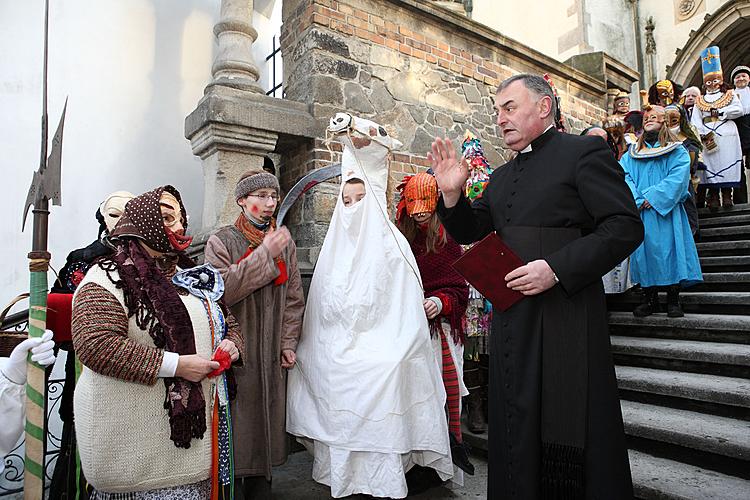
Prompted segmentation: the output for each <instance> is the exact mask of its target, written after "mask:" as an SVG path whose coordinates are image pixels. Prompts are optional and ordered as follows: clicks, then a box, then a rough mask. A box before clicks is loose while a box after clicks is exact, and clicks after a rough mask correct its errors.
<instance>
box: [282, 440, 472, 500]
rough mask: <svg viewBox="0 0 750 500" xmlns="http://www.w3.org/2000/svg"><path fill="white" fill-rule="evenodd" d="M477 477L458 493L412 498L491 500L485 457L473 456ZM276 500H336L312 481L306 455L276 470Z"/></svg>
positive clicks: (438, 491)
mask: <svg viewBox="0 0 750 500" xmlns="http://www.w3.org/2000/svg"><path fill="white" fill-rule="evenodd" d="M472 462H473V463H474V467H475V468H476V474H474V475H473V476H465V480H464V486H463V487H455V489H451V488H446V487H441V488H433V489H431V490H429V491H426V492H424V493H422V494H420V495H416V496H412V497H409V498H414V499H420V500H428V499H429V500H441V499H450V498H473V499H484V498H487V496H486V495H487V461H486V459H485V458H483V457H479V456H472ZM273 498H275V499H279V500H323V499H330V498H332V497H331V495H330V489H329V488H328V487H327V486H324V485H322V484H318V483H316V482H315V481H313V479H312V457H311V456H310V455H309V454H308V453H307V452H304V451H300V452H297V453H294V454H293V455H291V456H290V457H289V460H288V461H287V463H286V464H284V465H283V466H281V467H277V468H274V470H273ZM366 498H368V499H369V498H372V497H367V496H364V495H353V496H350V497H347V500H364V499H366Z"/></svg>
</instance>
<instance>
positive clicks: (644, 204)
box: [641, 200, 653, 210]
mask: <svg viewBox="0 0 750 500" xmlns="http://www.w3.org/2000/svg"><path fill="white" fill-rule="evenodd" d="M647 208H653V207H652V206H651V203H649V202H648V200H644V201H643V203H642V204H641V210H645V209H647Z"/></svg>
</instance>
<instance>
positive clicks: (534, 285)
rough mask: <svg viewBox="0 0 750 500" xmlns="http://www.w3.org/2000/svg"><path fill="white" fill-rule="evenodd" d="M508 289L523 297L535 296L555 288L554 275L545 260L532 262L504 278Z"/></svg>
mask: <svg viewBox="0 0 750 500" xmlns="http://www.w3.org/2000/svg"><path fill="white" fill-rule="evenodd" d="M505 281H507V282H508V283H507V286H508V288H512V289H513V290H516V291H519V292H521V293H522V294H524V295H536V294H538V293H542V292H544V291H545V290H549V289H550V288H552V287H553V286H555V273H554V271H552V268H551V267H549V264H547V261H546V260H541V259H540V260H533V261H531V262H529V263H528V264H526V265H525V266H521V267H519V268H516V269H514V270H513V271H511V272H509V273H508V274H507V276H505Z"/></svg>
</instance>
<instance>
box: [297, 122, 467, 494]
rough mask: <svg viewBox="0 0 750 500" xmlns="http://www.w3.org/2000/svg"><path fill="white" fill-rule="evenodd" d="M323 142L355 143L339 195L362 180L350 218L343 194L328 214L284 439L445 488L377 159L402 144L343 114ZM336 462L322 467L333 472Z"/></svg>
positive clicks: (415, 308)
mask: <svg viewBox="0 0 750 500" xmlns="http://www.w3.org/2000/svg"><path fill="white" fill-rule="evenodd" d="M329 130H332V131H334V132H339V133H340V132H341V131H344V132H346V131H347V130H354V131H355V132H356V134H354V133H346V134H345V135H341V136H339V140H340V141H341V142H342V143H343V144H344V153H343V156H342V162H341V165H342V167H341V168H342V184H341V185H342V189H343V186H344V183H345V182H346V181H347V180H348V179H351V178H359V179H362V180H363V181H364V183H365V187H366V190H367V193H366V195H365V197H364V198H363V199H362V200H361V201H359V202H358V203H355V204H354V205H351V206H349V207H345V206H344V204H343V201H342V198H341V196H340V194H339V197H338V200H337V202H336V208H335V209H334V212H333V216H332V218H331V224H330V227H329V229H328V233H327V234H326V238H325V241H324V243H323V247H322V248H321V252H320V256H319V257H318V261H317V264H316V268H315V273H314V274H313V279H312V283H311V285H310V291H309V294H308V300H307V307H306V311H305V318H304V323H303V328H302V336H301V339H300V343H299V346H298V348H297V366H296V367H295V368H294V369H292V370H291V371H290V372H289V386H288V390H287V401H288V405H287V431H288V432H290V433H291V434H294V435H297V436H300V437H302V438H307V439H309V440H312V441H314V442H315V452H314V453H315V455H316V462H318V461H319V456H318V455H319V454H320V453H319V452H320V450H321V448H322V450H324V451H323V454H331V456H333V455H335V450H336V449H343V450H347V451H348V452H374V453H373V455H378V454H381V455H382V454H390V455H397V457H396V458H397V461H398V462H400V463H402V467H403V470H404V471H405V470H407V469H408V468H409V467H411V465H412V464H413V463H419V464H420V465H426V466H431V467H434V468H436V469H437V470H438V472H439V473H440V475H441V476H443V478H444V479H447V478H449V477H450V476H451V475H452V470H453V467H452V463H451V459H450V451H449V443H448V428H447V422H446V417H445V411H444V405H445V390H444V387H443V382H442V378H441V374H440V369H439V367H438V365H437V363H436V362H435V356H434V353H433V350H432V346H431V342H430V333H429V327H428V324H427V318H426V316H425V313H424V309H423V306H422V301H423V297H424V295H423V291H422V286H421V278H420V276H419V271H418V268H417V264H416V261H415V259H414V255H413V254H412V252H411V249H410V247H409V243H408V242H407V241H406V239H405V238H404V237H403V235H402V234H401V232H400V231H399V230H398V229H397V228H396V227H395V226H394V225H393V223H391V222H390V220H388V217H387V215H386V211H385V210H386V196H385V192H386V187H387V181H388V168H387V163H386V159H387V155H388V152H389V150H390V149H394V148H397V147H399V146H400V143H399V142H398V141H396V140H395V139H393V138H391V137H388V136H387V135H386V134H385V130H384V129H383V128H382V127H380V126H379V125H378V124H376V123H374V122H371V121H369V120H363V119H360V118H356V117H351V116H349V115H346V114H343V113H339V114H337V115H336V116H335V117H334V118H332V119H331V126H330V127H329ZM303 442H304V441H303ZM321 445H323V447H321ZM308 448H309V446H308ZM371 458H372V459H373V460H375V459H376V457H374V456H373V457H371ZM377 459H378V460H382V459H383V457H382V456H381V457H378V458H377ZM391 459H393V457H391ZM320 460H322V461H326V460H327V458H320ZM334 461H335V460H331V462H332V463H329V464H327V465H326V466H327V467H330V468H333V469H336V468H337V465H336V464H335V463H333V462H334ZM316 465H317V464H316ZM339 466H340V467H343V468H344V469H346V467H347V465H346V464H339ZM347 472H351V471H343V473H344V475H346V473H347ZM340 473H341V471H339V472H338V474H340ZM332 474H333V473H332ZM353 474H354V475H355V476H356V472H355V473H353ZM318 475H319V476H321V475H322V476H325V472H324V471H318ZM350 475H351V474H350ZM401 475H403V474H401ZM314 476H315V474H314ZM315 479H317V480H319V481H321V482H325V483H326V484H331V483H330V478H328V481H326V478H325V477H322V479H321V478H319V477H316V478H315ZM350 480H351V481H354V482H355V483H356V481H357V479H356V478H353V479H350ZM384 480H386V478H384ZM388 480H392V478H390V479H388ZM370 481H372V478H370ZM331 486H332V490H335V488H334V486H333V485H331ZM403 486H404V487H405V484H404V485H403ZM356 491H363V490H356ZM356 491H353V492H356ZM345 492H346V491H344V493H345ZM363 492H367V491H363ZM332 493H333V494H334V495H336V491H332ZM376 493H377V492H376ZM342 494H343V493H342ZM388 496H393V495H390V494H389V495H388Z"/></svg>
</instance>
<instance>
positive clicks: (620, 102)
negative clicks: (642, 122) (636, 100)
mask: <svg viewBox="0 0 750 500" xmlns="http://www.w3.org/2000/svg"><path fill="white" fill-rule="evenodd" d="M628 111H630V97H620V98H619V99H616V100H615V113H617V114H620V115H624V114H626V113H627V112H628Z"/></svg>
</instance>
